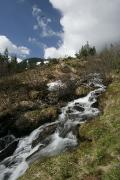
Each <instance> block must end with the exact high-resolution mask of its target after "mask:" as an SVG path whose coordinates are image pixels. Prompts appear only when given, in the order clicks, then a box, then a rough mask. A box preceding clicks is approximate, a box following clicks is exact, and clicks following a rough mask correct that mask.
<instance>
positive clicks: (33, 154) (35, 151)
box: [0, 74, 105, 180]
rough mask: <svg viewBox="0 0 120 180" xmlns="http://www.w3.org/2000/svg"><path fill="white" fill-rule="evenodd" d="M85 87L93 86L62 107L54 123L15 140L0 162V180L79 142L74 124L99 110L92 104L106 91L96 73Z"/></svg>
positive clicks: (12, 177) (8, 179)
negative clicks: (89, 90)
mask: <svg viewBox="0 0 120 180" xmlns="http://www.w3.org/2000/svg"><path fill="white" fill-rule="evenodd" d="M88 86H94V87H95V88H96V89H95V90H94V91H91V92H90V93H89V94H88V95H87V96H86V97H83V98H79V99H76V100H74V101H72V102H69V103H68V104H67V106H65V107H63V108H62V109H61V114H60V115H59V118H58V119H57V120H56V121H55V122H52V123H48V124H44V125H42V126H40V127H39V128H37V129H35V130H34V131H33V132H32V133H31V134H30V135H29V136H27V137H24V138H20V139H17V141H18V143H17V147H16V150H15V151H14V153H13V154H12V155H10V156H9V157H7V158H5V159H4V160H3V161H2V162H1V163H0V179H1V180H16V179H17V178H18V177H20V176H21V175H23V174H24V173H25V171H26V170H27V168H28V167H29V163H31V162H33V161H35V160H36V159H38V158H42V157H46V156H53V155H56V154H59V153H61V152H64V151H65V150H67V149H69V148H73V147H75V146H77V145H78V137H77V127H78V126H79V125H80V124H82V123H85V122H86V121H87V120H88V119H90V118H93V117H95V116H97V115H98V114H99V113H100V111H99V109H97V108H95V107H94V106H93V104H94V103H95V102H97V97H98V96H99V95H100V94H101V93H102V92H104V91H105V86H104V85H103V84H102V79H101V78H100V76H99V74H91V75H90V80H89V82H88ZM14 141H16V139H15V137H13V136H11V137H10V139H9V140H8V142H7V143H6V144H5V145H3V146H4V147H2V148H4V149H5V148H7V146H8V145H10V143H13V142H14ZM0 148H1V147H0Z"/></svg>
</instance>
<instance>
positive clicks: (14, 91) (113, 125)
mask: <svg viewBox="0 0 120 180" xmlns="http://www.w3.org/2000/svg"><path fill="white" fill-rule="evenodd" d="M94 72H97V73H101V75H102V77H103V80H104V84H105V85H108V87H107V91H106V92H105V94H104V95H102V96H101V97H100V99H99V108H100V109H101V111H102V114H101V116H99V117H97V118H96V119H93V120H91V121H89V122H87V123H86V124H83V125H81V127H80V130H79V134H80V137H81V139H80V145H79V147H77V149H74V150H70V151H69V152H65V153H63V154H60V155H59V156H55V157H51V158H46V159H43V160H38V161H36V162H34V163H33V164H32V165H31V166H30V168H29V169H28V170H27V172H26V173H25V175H24V176H23V177H21V178H20V179H21V180H28V179H30V180H33V179H34V180H46V179H49V180H64V179H70V180H77V179H80V180H84V179H86V180H119V179H120V163H119V161H120V141H119V137H120V110H119V107H120V55H119V51H112V50H106V51H104V52H102V53H101V54H100V55H96V56H94V57H93V56H89V57H87V58H82V59H77V58H68V59H63V60H60V61H56V60H54V61H51V62H50V63H49V64H46V65H42V66H39V67H35V68H33V69H28V70H25V71H24V72H22V73H17V74H14V75H11V76H9V77H3V78H0V128H1V131H0V136H1V137H2V136H4V135H6V134H10V133H12V134H15V135H16V136H18V137H19V136H23V135H27V134H29V133H30V132H31V131H32V130H34V129H35V128H37V127H39V126H40V125H42V124H44V123H46V122H51V121H54V120H55V119H56V118H57V117H58V115H59V113H60V108H61V107H63V106H65V105H66V104H67V103H68V102H69V101H71V100H73V99H75V98H79V97H81V96H83V95H86V94H87V93H88V92H89V91H90V90H91V89H89V88H86V87H84V86H83V84H84V82H86V81H87V75H88V74H89V73H94ZM56 80H61V81H62V82H63V83H65V84H66V87H65V89H59V90H58V91H55V92H50V91H48V87H47V83H50V82H54V81H56Z"/></svg>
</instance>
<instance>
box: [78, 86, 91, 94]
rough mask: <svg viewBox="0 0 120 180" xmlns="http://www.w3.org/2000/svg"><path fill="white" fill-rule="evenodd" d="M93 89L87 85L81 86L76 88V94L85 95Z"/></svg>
mask: <svg viewBox="0 0 120 180" xmlns="http://www.w3.org/2000/svg"><path fill="white" fill-rule="evenodd" d="M90 91H91V88H89V87H85V86H79V87H77V88H76V90H75V95H76V96H83V95H86V94H88V93H89V92H90Z"/></svg>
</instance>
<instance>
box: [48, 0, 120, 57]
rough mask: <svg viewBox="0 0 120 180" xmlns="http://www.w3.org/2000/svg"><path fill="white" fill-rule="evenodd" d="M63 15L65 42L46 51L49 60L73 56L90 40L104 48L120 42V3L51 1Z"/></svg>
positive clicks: (94, 0) (79, 0)
mask: <svg viewBox="0 0 120 180" xmlns="http://www.w3.org/2000/svg"><path fill="white" fill-rule="evenodd" d="M49 1H50V3H51V4H52V5H53V7H54V8H56V9H58V10H59V11H60V12H61V14H62V17H61V20H60V24H61V25H62V27H63V31H64V34H63V39H62V41H63V43H62V44H61V45H60V47H59V48H55V47H50V48H47V49H46V50H45V58H47V57H49V56H51V57H59V56H64V55H71V56H73V55H74V54H75V52H76V51H78V50H79V49H80V47H81V46H82V45H84V44H85V43H86V42H87V41H89V42H90V44H92V45H95V46H96V47H97V48H98V49H100V48H101V47H102V46H104V45H105V44H109V43H113V42H115V41H118V40H119V39H120V31H119V29H120V23H119V12H120V0H114V1H113V0H98V1H96V0H84V1H83V0H65V1H62V0H49Z"/></svg>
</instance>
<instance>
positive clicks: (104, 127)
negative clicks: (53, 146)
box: [20, 77, 120, 180]
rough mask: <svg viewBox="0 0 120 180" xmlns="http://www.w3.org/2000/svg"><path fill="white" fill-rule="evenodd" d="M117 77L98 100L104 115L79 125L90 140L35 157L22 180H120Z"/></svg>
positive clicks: (119, 95) (82, 132) (81, 131)
mask: <svg viewBox="0 0 120 180" xmlns="http://www.w3.org/2000/svg"><path fill="white" fill-rule="evenodd" d="M119 80H120V79H118V77H117V80H114V81H113V82H112V84H111V85H109V87H108V88H107V91H106V93H105V94H104V97H102V99H101V101H100V102H101V103H102V104H103V105H104V112H103V114H102V115H101V116H99V117H97V118H96V119H94V120H91V121H89V122H87V123H86V124H83V125H82V126H81V127H80V131H79V132H80V135H81V136H83V137H85V139H88V138H89V139H91V141H83V142H81V143H80V146H79V147H78V148H77V149H75V150H72V151H70V152H65V153H63V154H60V155H58V156H55V157H51V158H46V159H45V160H38V161H37V162H35V163H33V164H32V165H31V166H30V168H29V169H28V170H27V172H26V173H25V175H24V176H23V177H21V178H20V179H21V180H27V179H32V178H33V179H43V180H44V179H51V180H64V179H71V180H77V179H81V180H82V179H83V180H84V179H89V180H90V179H95V180H98V179H101V180H119V179H120V169H119V156H120V141H119V137H120V110H119V107H120V81H119ZM33 175H34V177H33Z"/></svg>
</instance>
